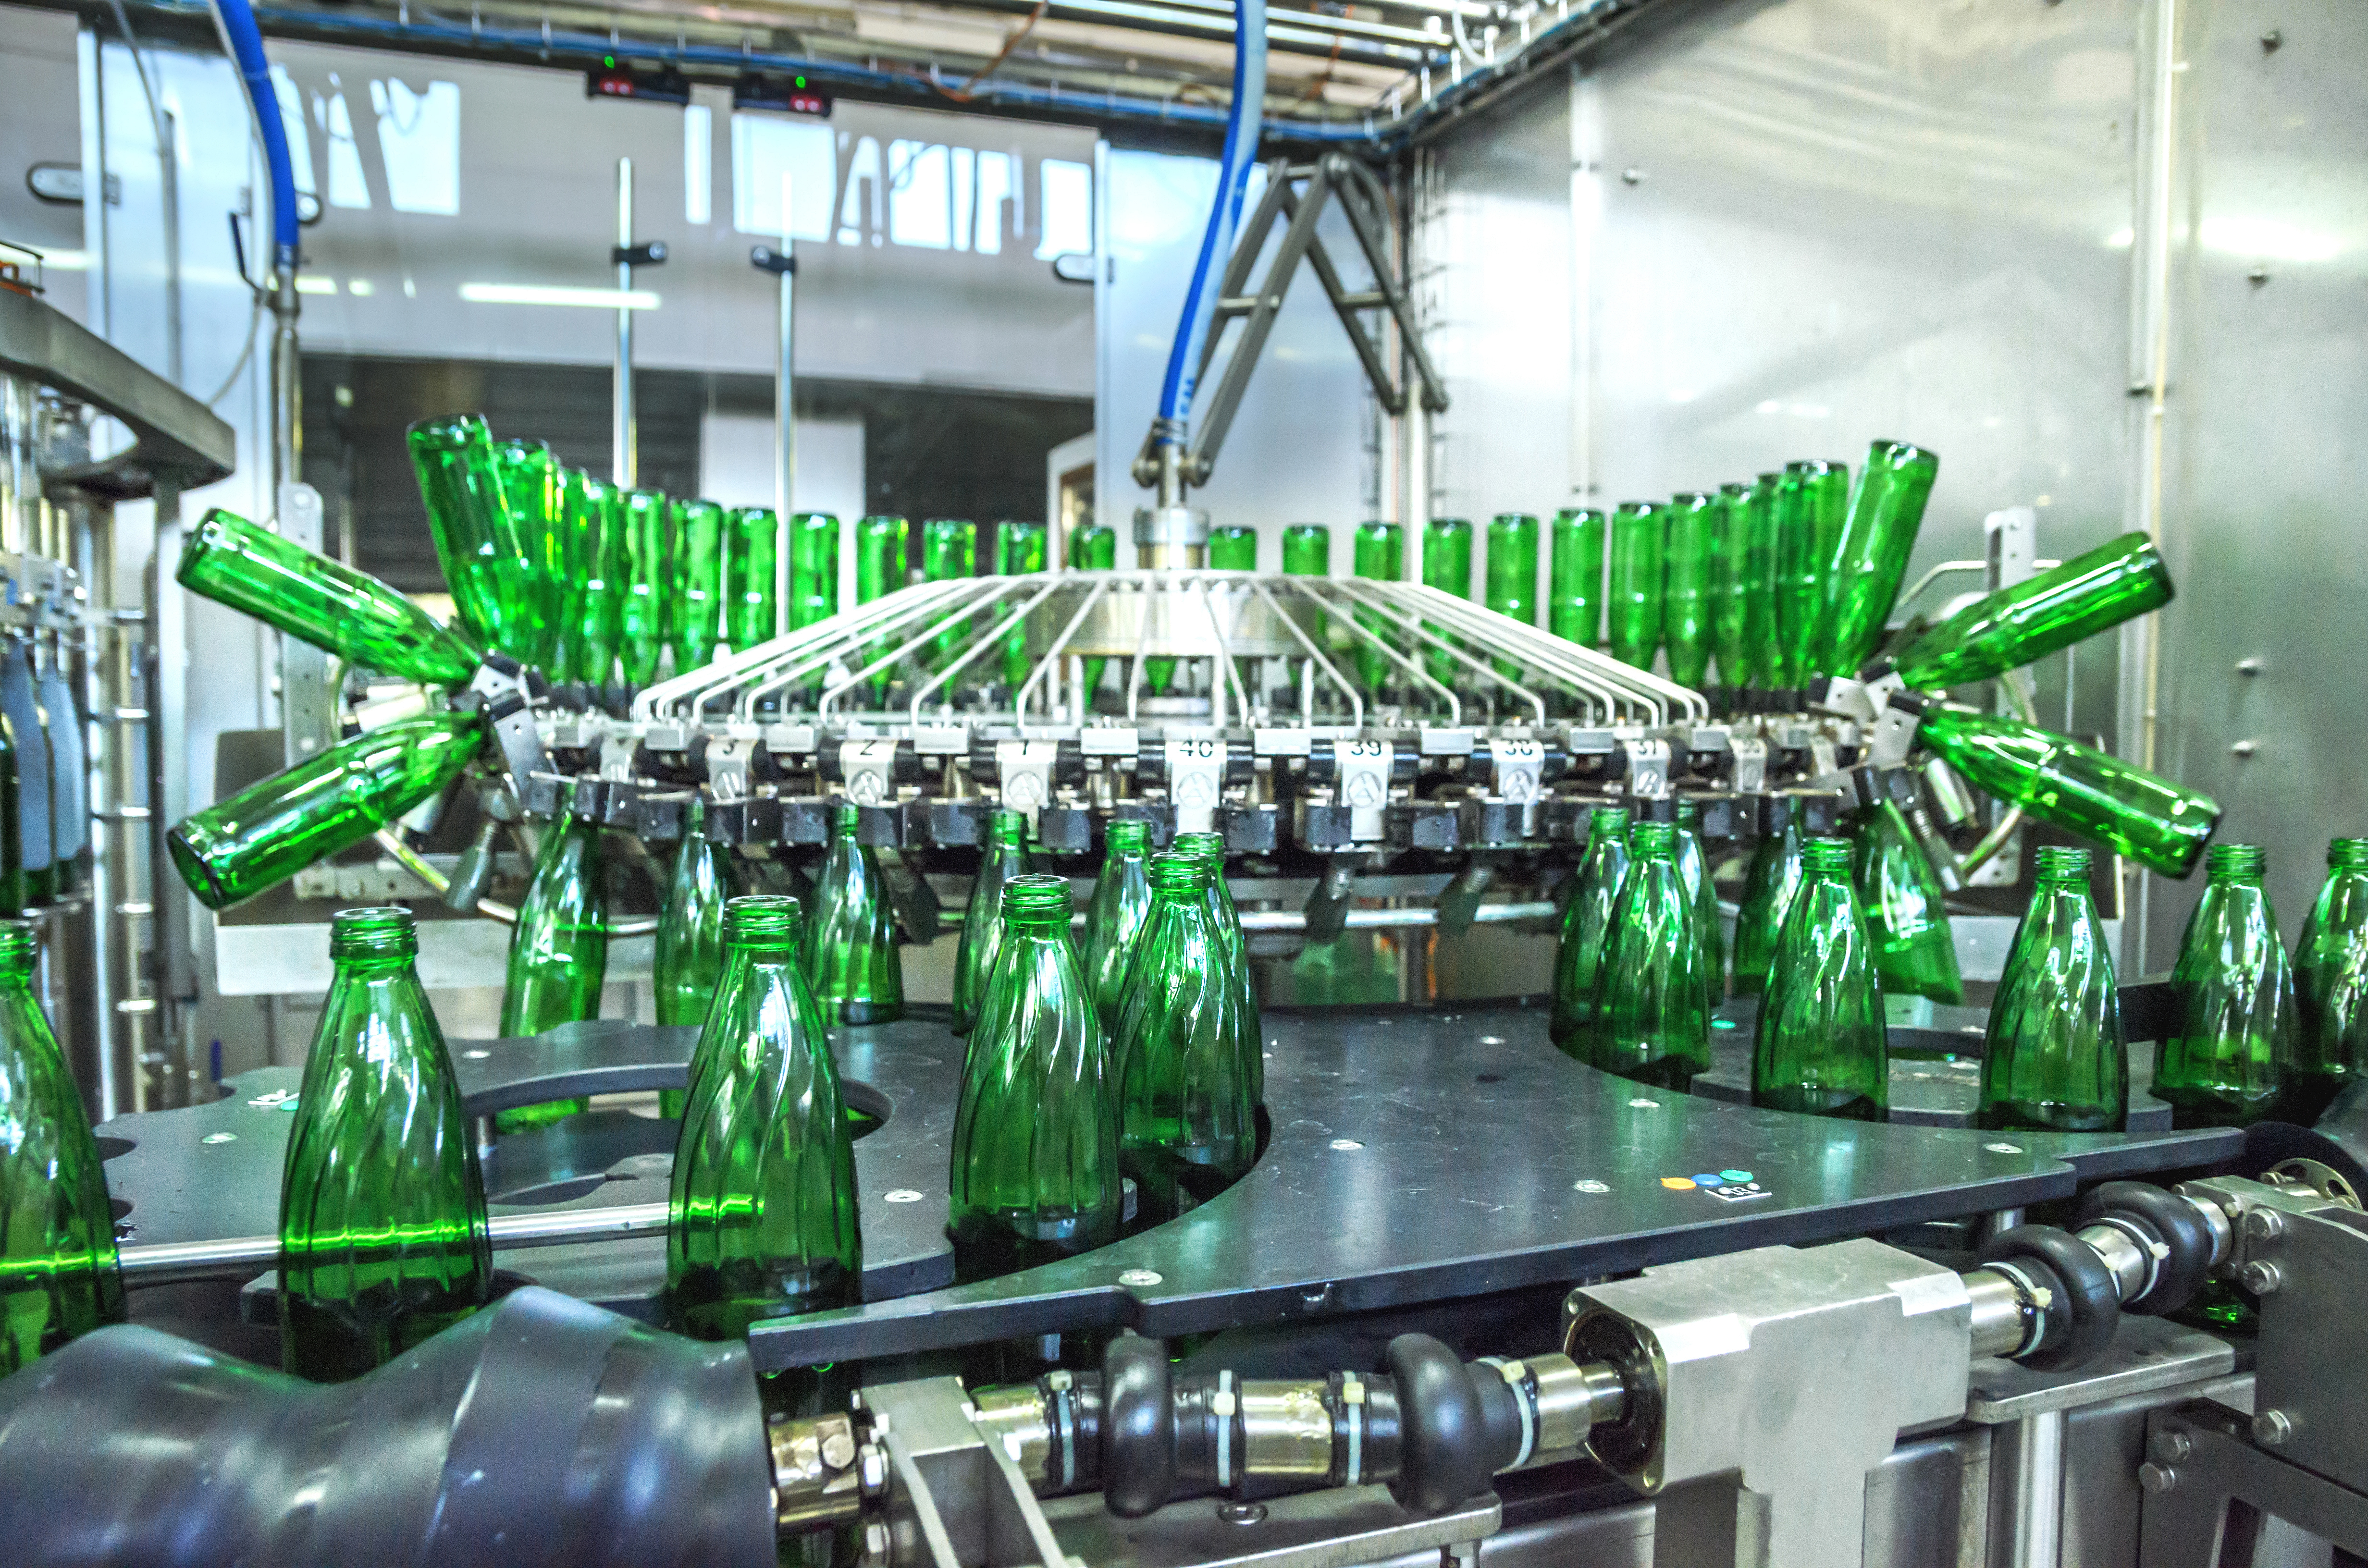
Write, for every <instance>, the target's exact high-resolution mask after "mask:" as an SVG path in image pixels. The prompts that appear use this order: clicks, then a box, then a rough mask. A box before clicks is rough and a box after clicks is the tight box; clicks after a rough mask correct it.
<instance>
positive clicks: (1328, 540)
mask: <svg viewBox="0 0 2368 1568" xmlns="http://www.w3.org/2000/svg"><path fill="white" fill-rule="evenodd" d="M1282 570H1283V574H1284V575H1285V576H1289V577H1328V576H1330V575H1331V574H1332V530H1331V529H1330V528H1326V527H1325V526H1324V525H1323V524H1322V523H1293V524H1292V525H1291V526H1290V527H1288V528H1284V529H1283V530H1282Z"/></svg>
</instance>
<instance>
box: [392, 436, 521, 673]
mask: <svg viewBox="0 0 2368 1568" xmlns="http://www.w3.org/2000/svg"><path fill="white" fill-rule="evenodd" d="M404 444H405V446H407V447H408V448H409V449H410V452H411V468H412V472H413V473H414V474H415V475H416V477H417V478H418V481H419V498H420V500H421V502H422V503H423V504H424V505H425V506H427V532H428V537H429V538H430V539H431V540H433V541H434V543H435V546H436V563H437V564H438V566H440V567H441V568H443V572H444V585H445V586H446V587H447V588H449V589H450V591H451V594H452V608H453V613H454V614H455V615H456V616H457V617H458V618H459V619H460V622H461V630H463V631H466V632H468V634H469V636H470V639H471V640H472V641H473V642H475V643H476V644H477V646H479V647H481V648H492V649H496V650H498V651H500V652H502V653H509V652H510V651H511V650H510V642H511V637H510V626H509V622H508V619H507V611H508V608H509V607H510V605H511V604H512V602H513V601H514V600H518V599H521V598H524V597H529V594H528V587H527V578H526V559H525V555H524V553H523V551H521V550H520V548H519V545H518V537H517V534H516V533H515V531H514V530H513V529H512V528H511V525H510V513H509V505H508V503H507V501H506V500H505V499H504V498H503V496H502V487H501V478H500V474H499V473H498V472H497V471H496V469H495V463H494V441H493V433H492V432H491V431H490V430H488V429H487V428H486V426H485V421H484V416H483V415H475V414H451V415H441V416H439V417H438V418H434V419H423V420H421V421H419V422H418V423H417V424H416V425H414V426H411V428H410V429H409V430H408V431H406V432H405V433H404Z"/></svg>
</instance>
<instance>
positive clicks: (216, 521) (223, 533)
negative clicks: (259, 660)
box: [174, 506, 482, 686]
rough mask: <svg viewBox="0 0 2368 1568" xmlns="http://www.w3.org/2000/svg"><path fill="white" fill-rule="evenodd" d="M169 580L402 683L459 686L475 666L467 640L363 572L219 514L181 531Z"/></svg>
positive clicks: (476, 656)
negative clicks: (183, 536)
mask: <svg viewBox="0 0 2368 1568" xmlns="http://www.w3.org/2000/svg"><path fill="white" fill-rule="evenodd" d="M174 577H175V579H176V581H177V582H179V584H180V585H181V586H183V587H185V588H187V589H188V590H189V591H190V592H192V593H198V594H203V595H204V596H205V597H208V598H210V599H212V600H214V601H215V602H217V603H219V604H226V605H228V606H230V607H231V608H233V609H236V610H244V611H245V613H247V614H248V615H251V616H253V617H255V619H257V620H260V621H262V622H263V623H264V624H265V625H267V626H272V627H276V628H278V629H279V631H284V632H286V633H287V634H288V635H289V636H290V637H294V638H296V639H298V640H299V641H302V642H310V643H311V644H313V646H314V647H315V648H325V649H327V650H328V651H329V652H330V653H335V654H336V655H337V656H338V657H339V658H342V659H344V660H345V661H346V662H347V664H351V665H364V666H367V667H368V668H370V669H374V670H380V671H383V672H384V673H385V674H387V675H391V676H399V677H400V678H402V679H404V680H416V681H420V682H422V683H425V684H427V685H431V686H466V685H468V684H469V681H470V679H471V678H472V676H475V674H476V673H477V665H478V662H479V660H480V658H481V657H482V655H481V654H480V653H479V652H478V650H477V649H476V647H475V646H474V645H473V644H472V643H471V642H470V641H469V640H468V639H467V638H466V637H463V636H461V634H460V633H459V632H457V631H450V630H448V629H447V628H446V627H444V626H443V625H441V624H440V623H439V622H438V620H437V619H436V618H435V617H434V616H432V615H429V614H428V613H427V611H426V610H424V609H421V608H419V607H418V606H417V605H415V604H413V603H412V602H411V601H410V600H409V599H406V598H404V597H403V596H402V595H401V594H398V593H396V592H395V591H394V590H393V588H391V587H389V586H387V585H385V584H384V583H381V582H380V581H379V580H378V579H377V578H376V577H373V576H371V575H370V574H368V573H367V572H357V571H355V570H354V569H353V568H352V567H350V566H347V565H346V564H345V563H344V562H338V561H332V560H330V559H329V558H328V557H327V556H325V555H323V554H321V553H320V552H319V551H312V550H307V549H305V548H304V547H303V546H302V545H301V544H298V543H296V542H295V541H294V540H290V539H288V538H286V537H285V536H283V535H280V534H276V533H273V532H272V531H271V530H270V529H269V528H261V527H258V526H257V525H256V524H254V523H250V522H248V521H247V520H246V519H245V518H244V517H237V516H234V515H233V514H232V513H229V512H225V511H223V510H222V508H221V507H219V506H217V507H215V508H213V509H212V510H211V511H210V512H208V513H207V514H206V515H205V518H204V520H203V521H202V522H200V523H199V524H198V526H197V527H196V528H194V529H192V530H191V531H190V533H189V537H188V541H187V542H186V543H184V544H183V545H182V547H181V564H180V569H179V570H178V571H177V572H176V573H175V574H174Z"/></svg>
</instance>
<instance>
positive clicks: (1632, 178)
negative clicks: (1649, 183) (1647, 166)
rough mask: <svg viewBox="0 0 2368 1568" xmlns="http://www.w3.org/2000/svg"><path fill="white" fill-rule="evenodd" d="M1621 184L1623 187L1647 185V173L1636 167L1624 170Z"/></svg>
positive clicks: (1621, 174)
mask: <svg viewBox="0 0 2368 1568" xmlns="http://www.w3.org/2000/svg"><path fill="white" fill-rule="evenodd" d="M1620 182H1621V183H1622V185H1643V184H1644V183H1645V171H1644V170H1642V169H1640V168H1636V167H1634V165H1631V166H1630V167H1628V168H1624V169H1622V170H1621V171H1620Z"/></svg>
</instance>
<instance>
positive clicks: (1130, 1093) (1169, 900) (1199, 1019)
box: [1110, 852, 1258, 1227]
mask: <svg viewBox="0 0 2368 1568" xmlns="http://www.w3.org/2000/svg"><path fill="white" fill-rule="evenodd" d="M1211 879H1212V872H1211V869H1210V867H1209V863H1208V861H1207V860H1206V859H1204V858H1201V857H1200V856H1196V855H1189V854H1188V855H1179V854H1175V853H1172V852H1171V853H1168V854H1165V855H1161V856H1158V857H1156V858H1155V859H1154V860H1153V861H1152V864H1151V872H1150V880H1151V897H1152V905H1151V915H1150V919H1149V920H1148V922H1147V923H1146V924H1145V925H1144V927H1143V935H1142V939H1141V941H1140V943H1139V944H1138V947H1137V949H1136V953H1135V959H1134V963H1133V968H1132V969H1131V971H1130V973H1129V978H1128V981H1127V984H1126V995H1125V1005H1124V1006H1122V1007H1121V1009H1120V1012H1119V1022H1118V1027H1117V1028H1116V1029H1115V1030H1114V1031H1113V1032H1112V1034H1111V1036H1110V1040H1111V1045H1110V1049H1111V1051H1112V1053H1113V1054H1114V1056H1115V1058H1116V1069H1115V1071H1116V1076H1117V1078H1118V1082H1119V1163H1120V1166H1121V1169H1122V1170H1123V1171H1124V1173H1125V1174H1126V1175H1128V1176H1133V1178H1134V1185H1135V1202H1136V1210H1135V1222H1136V1224H1137V1225H1138V1226H1144V1227H1147V1226H1151V1225H1156V1224H1159V1223H1162V1222H1163V1221H1168V1220H1172V1219H1174V1218H1176V1217H1177V1216H1178V1215H1179V1214H1181V1213H1183V1212H1185V1211H1186V1210H1190V1209H1194V1208H1197V1207H1199V1206H1200V1205H1201V1204H1203V1203H1205V1202H1207V1201H1208V1200H1209V1199H1212V1198H1214V1197H1215V1196H1216V1195H1217V1194H1219V1193H1220V1192H1223V1191H1224V1189H1225V1188H1226V1187H1231V1186H1232V1185H1233V1184H1234V1183H1235V1181H1238V1180H1239V1179H1240V1178H1241V1176H1242V1174H1243V1173H1244V1172H1246V1171H1247V1170H1248V1169H1249V1168H1250V1162H1251V1161H1252V1160H1253V1159H1255V1158H1256V1157H1257V1155H1258V1116H1257V1103H1256V1101H1255V1100H1253V1099H1252V1097H1251V1095H1250V1085H1249V1078H1248V1074H1247V1071H1246V1069H1247V1063H1248V1062H1249V1061H1250V1060H1251V1059H1252V1058H1253V1057H1254V1056H1255V1055H1256V1054H1257V1041H1256V1040H1255V1039H1253V1038H1251V1037H1250V1035H1248V1034H1246V1032H1245V1031H1246V1030H1248V1031H1254V1030H1255V1028H1256V1024H1255V1021H1254V1020H1252V1019H1247V1018H1245V1017H1242V1012H1241V994H1240V993H1239V992H1238V991H1237V990H1236V989H1235V987H1234V986H1233V985H1231V984H1229V983H1228V981H1229V978H1230V977H1229V975H1228V974H1227V972H1226V967H1225V954H1224V940H1225V939H1224V934H1223V933H1222V932H1221V931H1219V930H1218V929H1217V928H1216V927H1215V926H1214V925H1213V924H1212V920H1211V915H1210V900H1209V892H1210V886H1209V884H1210V881H1211Z"/></svg>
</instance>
